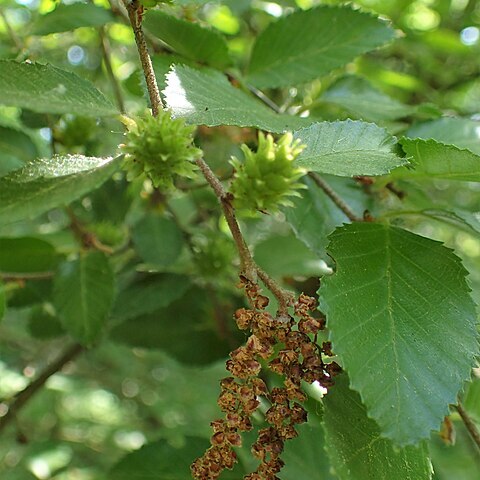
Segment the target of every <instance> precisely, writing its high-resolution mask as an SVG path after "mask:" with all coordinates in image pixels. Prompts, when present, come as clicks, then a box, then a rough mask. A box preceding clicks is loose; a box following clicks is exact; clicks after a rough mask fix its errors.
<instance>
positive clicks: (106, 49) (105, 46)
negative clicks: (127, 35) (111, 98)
mask: <svg viewBox="0 0 480 480" xmlns="http://www.w3.org/2000/svg"><path fill="white" fill-rule="evenodd" d="M98 35H99V37H100V48H101V50H102V55H103V62H104V64H105V70H106V71H107V75H108V78H109V79H110V83H111V85H112V89H113V94H114V95H115V100H116V102H117V106H118V108H119V110H120V112H122V113H125V102H124V101H123V95H122V89H121V88H120V83H119V82H118V79H117V77H116V76H115V73H114V71H113V68H112V62H111V60H110V57H111V51H110V41H109V40H108V37H107V35H106V32H105V27H100V28H99V29H98Z"/></svg>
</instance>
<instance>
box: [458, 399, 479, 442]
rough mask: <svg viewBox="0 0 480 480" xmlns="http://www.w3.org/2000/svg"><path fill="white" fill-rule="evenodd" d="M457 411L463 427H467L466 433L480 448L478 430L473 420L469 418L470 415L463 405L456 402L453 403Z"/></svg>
mask: <svg viewBox="0 0 480 480" xmlns="http://www.w3.org/2000/svg"><path fill="white" fill-rule="evenodd" d="M455 408H456V409H457V412H458V413H459V415H460V417H461V419H462V420H463V423H464V424H465V427H467V430H468V433H469V434H470V436H471V437H472V440H473V441H474V442H475V445H477V447H478V448H479V449H480V432H479V431H478V428H477V426H476V425H475V423H474V421H473V420H472V419H471V418H470V415H469V414H468V413H467V412H466V411H465V409H464V408H463V405H462V404H461V403H460V402H458V404H457V405H455Z"/></svg>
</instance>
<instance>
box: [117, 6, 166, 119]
mask: <svg viewBox="0 0 480 480" xmlns="http://www.w3.org/2000/svg"><path fill="white" fill-rule="evenodd" d="M123 2H124V4H125V7H126V9H127V12H128V18H129V19H130V24H131V25H132V29H133V34H134V35H135V42H136V44H137V50H138V55H139V56H140V62H141V63H142V69H143V73H144V75H145V81H146V82H147V89H148V95H149V97H150V103H151V105H152V113H153V116H155V117H156V116H157V115H158V112H160V110H162V109H163V103H162V99H161V97H160V91H159V89H158V85H157V79H156V78H155V72H154V70H153V65H152V60H151V59H150V55H149V53H148V47H147V42H146V40H145V34H144V32H143V28H142V14H143V7H142V6H141V5H139V3H138V0H133V1H132V2H129V1H128V0H123Z"/></svg>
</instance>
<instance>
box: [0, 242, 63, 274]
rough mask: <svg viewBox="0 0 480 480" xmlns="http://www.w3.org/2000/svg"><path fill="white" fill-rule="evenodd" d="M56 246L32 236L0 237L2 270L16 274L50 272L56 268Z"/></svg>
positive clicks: (0, 268)
mask: <svg viewBox="0 0 480 480" xmlns="http://www.w3.org/2000/svg"><path fill="white" fill-rule="evenodd" d="M56 264H57V257H56V252H55V248H54V247H53V246H52V245H51V244H50V243H48V242H46V241H44V240H40V239H38V238H32V237H16V238H0V272H1V273H3V274H6V275H10V276H14V275H16V274H25V273H41V272H48V271H50V270H52V269H54V268H55V266H56Z"/></svg>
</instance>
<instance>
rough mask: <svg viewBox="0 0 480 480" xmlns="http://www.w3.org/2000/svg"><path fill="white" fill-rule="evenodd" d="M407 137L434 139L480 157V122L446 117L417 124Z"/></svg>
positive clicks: (407, 133) (408, 132)
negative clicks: (465, 149)
mask: <svg viewBox="0 0 480 480" xmlns="http://www.w3.org/2000/svg"><path fill="white" fill-rule="evenodd" d="M405 136H406V137H408V138H421V139H423V140H429V139H433V140H436V141H437V142H440V143H446V144H449V145H455V146H456V147H458V148H461V149H462V148H467V149H468V150H470V151H471V152H473V153H476V154H477V155H480V122H479V121H476V120H471V119H469V118H454V117H445V118H439V119H437V120H431V121H429V122H423V123H417V124H415V125H413V126H412V127H410V128H409V129H408V130H407V132H406V134H405Z"/></svg>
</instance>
